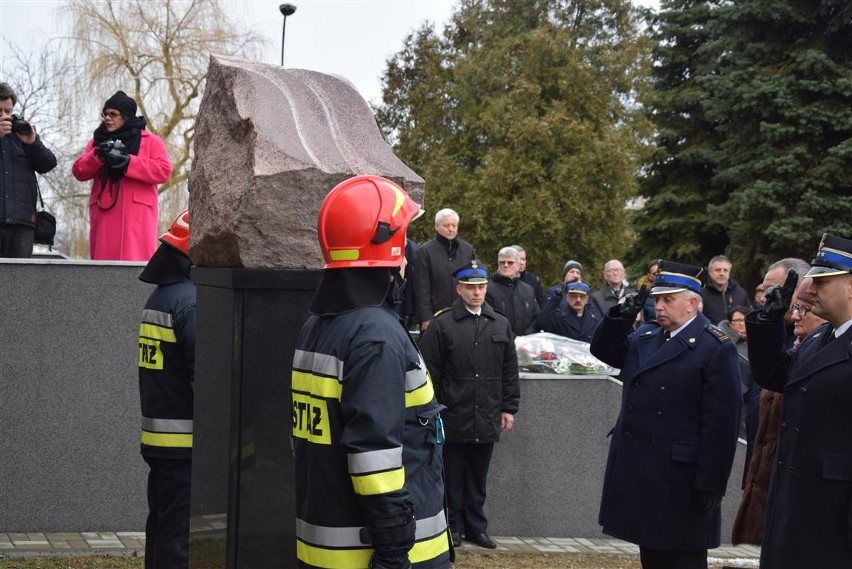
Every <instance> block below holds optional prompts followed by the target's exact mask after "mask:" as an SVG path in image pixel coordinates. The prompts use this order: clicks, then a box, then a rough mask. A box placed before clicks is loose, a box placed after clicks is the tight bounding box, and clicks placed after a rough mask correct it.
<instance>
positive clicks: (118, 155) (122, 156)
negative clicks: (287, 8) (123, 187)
mask: <svg viewBox="0 0 852 569" xmlns="http://www.w3.org/2000/svg"><path fill="white" fill-rule="evenodd" d="M95 155H96V156H97V157H98V158H101V159H103V160H106V163H107V166H108V167H109V169H110V170H120V171H122V172H123V171H124V170H125V169H126V168H127V165H128V164H129V163H130V156H128V155H127V147H126V146H125V145H124V143H123V142H121V141H120V140H105V141H104V142H101V143H100V144H98V147H97V148H95Z"/></svg>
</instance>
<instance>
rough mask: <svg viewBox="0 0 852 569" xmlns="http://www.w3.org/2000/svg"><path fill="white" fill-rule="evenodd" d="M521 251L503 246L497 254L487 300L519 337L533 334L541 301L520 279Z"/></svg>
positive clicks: (486, 296)
mask: <svg viewBox="0 0 852 569" xmlns="http://www.w3.org/2000/svg"><path fill="white" fill-rule="evenodd" d="M520 266H521V263H520V253H518V250H517V249H515V248H514V247H503V248H502V249H500V251H499V253H497V270H496V271H494V273H492V275H491V282H489V283H488V292H487V293H486V295H485V302H487V303H488V304H490V305H491V307H492V308H493V309H494V310H496V311H497V312H499V313H500V314H502V315H503V316H505V317H506V319H507V320H508V321H509V324H511V326H512V332H514V333H515V335H516V336H523V335H524V334H534V333H535V332H536V331H537V330H536V327H535V320H536V316H538V302H536V300H535V291H534V290H533V288H532V287H531V286H530V285H528V284H527V283H525V282H523V281H522V280H521V279H520Z"/></svg>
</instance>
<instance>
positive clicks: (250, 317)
mask: <svg viewBox="0 0 852 569" xmlns="http://www.w3.org/2000/svg"><path fill="white" fill-rule="evenodd" d="M195 128H196V135H195V158H194V161H193V165H192V171H191V173H190V176H189V192H190V196H189V211H190V224H191V227H192V232H191V240H190V257H191V258H192V260H193V263H194V265H195V266H194V267H193V270H192V274H193V279H194V280H195V282H196V283H197V284H198V319H197V328H198V331H197V344H196V375H195V377H196V380H195V429H194V431H195V435H194V447H193V478H192V521H191V533H190V567H192V568H193V569H220V568H221V569H225V568H227V569H231V568H236V567H240V568H241V569H253V568H256V567H257V568H260V567H264V568H265V567H272V566H276V567H290V566H295V558H296V556H295V548H296V538H295V511H294V496H293V487H294V486H293V454H292V451H291V446H290V441H289V437H290V420H291V415H290V413H291V411H290V408H291V400H290V366H291V364H292V361H293V352H294V350H295V341H296V336H297V334H298V331H299V329H300V326H301V323H302V322H303V321H304V319H305V317H306V315H307V307H308V305H309V303H310V300H311V298H312V296H313V292H314V290H315V287H316V284H317V282H318V281H319V275H320V269H321V267H322V265H323V260H322V254H321V252H320V249H319V245H318V244H317V239H316V218H317V213H318V211H319V207H320V204H321V203H322V200H323V198H324V197H325V196H326V194H327V193H328V192H329V190H331V188H333V187H334V186H335V185H337V184H338V183H339V182H341V181H343V180H345V179H346V178H349V177H352V176H355V175H359V174H375V175H379V176H384V177H386V178H389V179H391V180H393V181H394V182H396V183H397V184H399V185H400V186H402V187H403V188H405V189H406V190H407V191H408V192H409V193H410V194H411V195H412V196H413V197H414V198H415V200H417V201H419V202H420V203H422V199H423V190H424V182H423V179H422V178H420V177H419V176H417V175H416V174H415V173H414V172H412V171H411V169H409V168H408V167H407V166H405V165H404V164H403V163H402V162H400V161H399V160H398V159H397V158H396V156H395V155H394V154H393V152H392V150H391V148H390V147H389V146H388V145H387V144H386V143H385V141H384V140H383V139H382V136H381V133H380V132H379V129H378V127H377V125H376V122H375V118H374V117H373V113H372V111H371V110H370V108H369V106H368V105H367V103H366V102H365V101H364V99H363V98H362V97H361V96H360V95H359V94H358V92H357V91H356V90H355V88H354V87H353V86H352V85H351V84H350V83H349V82H348V81H346V80H345V79H343V78H340V77H335V76H332V75H326V74H323V73H318V72H316V71H307V70H303V69H284V68H282V67H279V66H277V65H267V64H263V63H257V62H252V61H244V60H240V59H235V58H232V57H225V56H220V55H213V56H211V58H210V65H209V69H208V74H207V86H206V90H205V93H204V97H203V98H202V101H201V107H200V109H199V113H198V118H197V121H196V126H195Z"/></svg>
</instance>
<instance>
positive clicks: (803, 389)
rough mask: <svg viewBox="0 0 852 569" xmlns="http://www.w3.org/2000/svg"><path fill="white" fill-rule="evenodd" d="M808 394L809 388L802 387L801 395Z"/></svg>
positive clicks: (800, 389)
mask: <svg viewBox="0 0 852 569" xmlns="http://www.w3.org/2000/svg"><path fill="white" fill-rule="evenodd" d="M807 392H808V388H807V387H800V388H799V393H807Z"/></svg>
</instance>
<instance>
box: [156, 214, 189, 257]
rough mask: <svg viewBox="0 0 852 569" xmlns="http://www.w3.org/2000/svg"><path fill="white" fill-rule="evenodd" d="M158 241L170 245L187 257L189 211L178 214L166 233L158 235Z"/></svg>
mask: <svg viewBox="0 0 852 569" xmlns="http://www.w3.org/2000/svg"><path fill="white" fill-rule="evenodd" d="M160 241H162V242H163V243H166V244H168V245H171V246H172V247H174V248H175V249H177V250H178V251H180V252H181V253H183V254H184V255H186V256H187V257H189V210H188V209H185V210H183V211H182V212H180V213H179V214H178V216H177V217H176V218H175V220H174V221H173V222H172V226H171V227H170V228H169V230H168V231H166V232H165V233H163V234H162V235H160Z"/></svg>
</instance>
